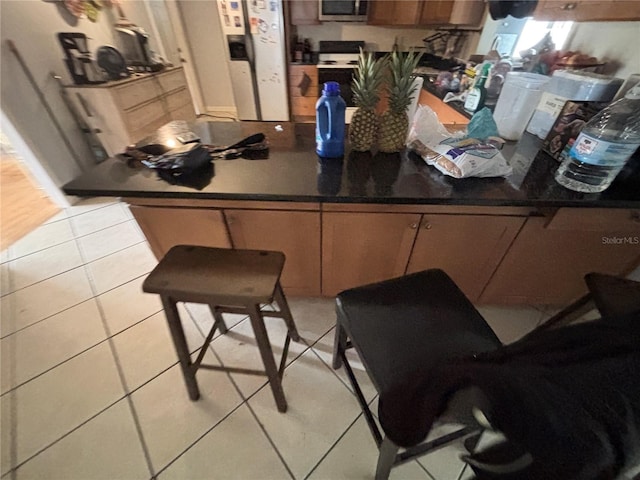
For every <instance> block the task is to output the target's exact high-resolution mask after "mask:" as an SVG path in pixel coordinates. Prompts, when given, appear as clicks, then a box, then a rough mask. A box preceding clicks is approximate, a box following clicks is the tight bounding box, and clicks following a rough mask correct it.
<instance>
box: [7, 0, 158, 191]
mask: <svg viewBox="0 0 640 480" xmlns="http://www.w3.org/2000/svg"><path fill="white" fill-rule="evenodd" d="M122 3H123V9H124V12H125V14H126V15H127V17H128V18H129V19H130V20H131V21H133V22H134V23H136V24H138V25H140V26H141V27H143V28H145V29H146V30H147V31H150V25H149V20H148V17H147V14H146V10H145V8H144V5H143V4H142V2H140V1H123V2H122ZM114 21H115V12H114V11H111V9H110V8H104V9H103V10H102V11H101V12H100V17H99V18H98V21H97V22H96V23H91V22H90V21H89V20H87V19H80V20H77V19H75V17H72V16H71V15H69V14H68V12H66V9H65V8H64V4H63V2H44V1H37V0H11V1H0V37H1V41H2V44H1V50H0V70H1V77H0V103H1V107H2V111H3V113H4V114H5V115H6V117H7V119H8V120H9V121H10V122H11V123H12V124H13V126H14V127H15V129H16V131H17V132H18V134H19V135H20V136H21V137H22V138H23V139H24V141H25V143H26V144H27V145H28V146H29V148H30V149H31V151H32V152H33V154H34V155H35V156H36V157H37V158H38V159H39V160H40V162H41V165H42V167H43V168H44V170H45V171H46V172H47V173H48V174H49V176H50V177H51V179H52V180H53V181H54V183H55V184H56V185H58V186H61V185H63V184H64V183H66V182H68V181H70V180H72V179H73V178H74V177H76V176H78V175H79V174H80V173H81V171H82V169H83V168H87V167H88V166H90V165H92V164H93V162H94V160H93V157H92V156H91V153H90V151H89V149H88V147H87V146H86V145H85V143H84V141H83V139H82V136H81V135H82V134H81V133H80V131H79V129H78V127H77V125H76V123H75V121H74V119H73V117H72V116H71V114H70V113H69V111H68V109H67V107H66V106H65V104H64V103H63V101H62V97H61V96H60V92H59V87H58V84H57V83H56V81H55V80H54V79H53V78H51V76H50V72H55V73H57V74H58V75H61V76H62V77H63V79H65V83H71V79H70V77H69V74H68V72H67V69H66V67H65V65H64V63H63V61H62V58H63V57H64V54H63V50H62V47H61V46H60V44H59V42H58V40H57V38H56V34H57V33H58V32H82V33H85V34H86V35H87V36H88V37H90V41H89V48H90V50H91V51H93V52H95V50H96V49H97V48H98V47H99V46H101V45H106V44H111V45H115V46H116V47H117V42H116V40H115V36H114V34H115V32H114V30H113V23H114ZM8 39H11V40H13V42H14V43H15V45H16V47H17V49H18V50H19V52H20V53H21V54H22V57H23V58H24V60H25V62H26V64H27V65H28V67H29V69H30V70H31V72H32V75H33V77H34V78H35V81H36V83H37V85H38V86H39V88H40V89H41V90H42V92H43V94H44V96H45V98H46V100H47V102H48V103H49V104H50V105H51V108H52V110H53V112H54V115H55V117H56V118H57V120H58V122H59V123H60V125H61V126H62V128H63V131H64V132H67V136H68V138H69V141H70V143H71V145H72V148H73V150H75V152H76V154H77V156H78V157H79V159H80V165H77V164H76V162H75V160H74V158H73V155H72V153H71V152H70V151H69V149H68V148H67V146H66V145H65V143H64V141H63V137H62V136H61V135H60V134H59V133H58V131H57V130H56V128H55V126H54V123H53V121H52V120H51V118H50V117H49V116H48V115H47V113H46V111H45V110H44V108H43V106H42V104H41V102H40V100H39V99H38V97H37V95H36V93H35V91H34V89H33V87H32V86H31V85H30V83H29V82H28V80H27V77H26V76H25V74H24V72H23V70H22V69H21V67H20V64H19V63H18V61H17V60H16V57H15V56H14V55H13V53H11V51H10V50H9V48H8V45H7V42H6V41H7V40H8ZM151 47H152V48H154V47H155V44H154V42H153V40H152V41H151Z"/></svg>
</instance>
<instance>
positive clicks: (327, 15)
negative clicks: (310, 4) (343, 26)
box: [318, 0, 369, 22]
mask: <svg viewBox="0 0 640 480" xmlns="http://www.w3.org/2000/svg"><path fill="white" fill-rule="evenodd" d="M368 3H369V0H320V1H319V2H318V4H319V9H320V12H319V18H318V19H319V20H320V21H324V22H364V21H366V20H367V6H368V5H367V4H368Z"/></svg>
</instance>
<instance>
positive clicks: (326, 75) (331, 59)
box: [317, 41, 364, 123]
mask: <svg viewBox="0 0 640 480" xmlns="http://www.w3.org/2000/svg"><path fill="white" fill-rule="evenodd" d="M360 48H362V49H364V42H363V41H321V42H319V44H318V65H317V67H318V96H320V95H322V87H323V86H324V83H325V82H338V83H339V84H340V95H341V96H342V98H344V101H345V102H346V103H347V112H346V119H347V123H349V122H350V121H351V117H352V116H353V112H355V110H356V106H355V103H354V102H353V93H352V92H351V81H352V80H353V74H354V73H355V72H354V69H355V68H356V67H357V66H358V56H359V55H360Z"/></svg>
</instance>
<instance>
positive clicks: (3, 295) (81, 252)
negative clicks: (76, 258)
mask: <svg viewBox="0 0 640 480" xmlns="http://www.w3.org/2000/svg"><path fill="white" fill-rule="evenodd" d="M73 241H75V239H72V240H67V241H66V242H62V243H60V244H59V245H53V246H52V247H48V248H53V247H59V246H60V245H64V244H65V243H71V242H73ZM143 243H147V241H146V240H142V241H140V242H137V243H133V244H131V245H128V246H126V247H123V248H120V249H118V250H115V251H113V252H111V253H109V254H107V255H104V256H102V257H98V258H95V259H93V260H91V261H89V262H85V263H83V264H82V265H78V266H75V267H73V268H70V269H68V270H65V271H63V272H59V273H56V274H55V275H51V276H50V277H47V278H43V279H42V280H38V281H37V282H34V283H31V284H29V285H25V286H24V287H20V288H18V289H16V290H12V291H10V292H7V293H3V294H2V295H1V296H0V298H4V297H6V296H8V295H11V294H13V293H16V292H20V291H22V290H24V289H26V288H29V287H32V286H34V285H38V284H39V283H42V282H46V281H47V280H50V279H52V278H55V277H57V276H59V275H63V274H65V273H69V272H70V271H72V270H76V269H77V268H82V267H84V266H86V265H88V264H90V263H94V262H97V261H99V260H104V259H105V258H107V257H110V256H111V255H115V254H116V253H120V252H123V251H125V250H127V249H128V248H132V247H136V246H138V245H141V244H143ZM76 247H77V248H78V252H79V253H80V257H81V258H82V260H83V261H84V258H83V257H84V252H83V250H82V247H81V246H80V245H79V244H78V243H77V242H76ZM48 248H45V249H43V250H40V252H34V253H42V252H44V251H46V250H48ZM29 255H31V254H29ZM27 256H28V255H25V256H23V257H20V258H25V257H27ZM12 261H13V260H11V262H12ZM9 263H10V262H9ZM145 275H146V274H145ZM141 276H142V275H141ZM136 278H140V277H136ZM125 283H127V282H125ZM122 285H124V284H122ZM119 286H121V285H118V286H116V287H114V288H118V287H119ZM109 290H113V288H111V289H109ZM109 290H106V291H105V292H101V293H99V294H98V295H102V293H106V292H108V291H109Z"/></svg>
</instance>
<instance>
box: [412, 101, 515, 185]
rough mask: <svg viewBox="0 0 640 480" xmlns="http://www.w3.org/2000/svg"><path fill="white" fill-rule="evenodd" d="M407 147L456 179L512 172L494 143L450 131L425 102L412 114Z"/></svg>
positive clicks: (498, 175) (501, 174) (504, 174)
mask: <svg viewBox="0 0 640 480" xmlns="http://www.w3.org/2000/svg"><path fill="white" fill-rule="evenodd" d="M407 146H408V147H409V148H410V149H412V150H414V151H415V152H416V153H418V154H419V155H420V156H421V157H422V158H423V159H424V160H425V161H426V162H427V164H428V165H433V166H434V167H435V168H437V169H438V170H440V171H441V172H442V173H444V174H445V175H450V176H452V177H455V178H466V177H501V176H508V175H510V174H511V173H512V171H513V170H512V168H511V167H510V166H509V164H508V163H507V161H506V160H505V158H504V156H503V155H502V153H500V150H499V148H498V147H497V146H496V145H495V144H493V143H491V142H483V141H480V140H478V139H475V138H464V132H455V133H451V132H449V131H448V130H447V129H446V128H445V127H444V125H442V124H441V123H440V121H439V120H438V116H437V115H436V113H435V112H434V111H433V110H432V109H431V108H429V107H428V106H426V105H420V106H419V107H418V110H417V111H416V114H415V116H414V117H413V121H412V123H411V126H410V129H409V135H408V137H407Z"/></svg>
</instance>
